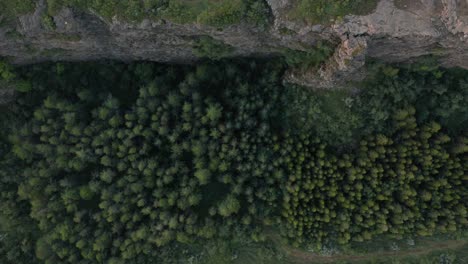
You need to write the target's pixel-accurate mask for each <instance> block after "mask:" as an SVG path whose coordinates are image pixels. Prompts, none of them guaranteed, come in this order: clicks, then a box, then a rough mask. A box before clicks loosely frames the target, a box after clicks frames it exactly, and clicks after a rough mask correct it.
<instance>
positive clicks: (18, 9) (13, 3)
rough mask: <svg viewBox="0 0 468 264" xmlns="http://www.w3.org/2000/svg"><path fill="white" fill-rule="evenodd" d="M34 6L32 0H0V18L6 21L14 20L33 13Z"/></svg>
mask: <svg viewBox="0 0 468 264" xmlns="http://www.w3.org/2000/svg"><path fill="white" fill-rule="evenodd" d="M35 7H36V5H35V4H34V1H32V0H20V1H18V0H0V16H4V17H5V18H6V19H14V18H15V17H17V16H19V15H24V14H27V13H30V12H32V11H34V8H35Z"/></svg>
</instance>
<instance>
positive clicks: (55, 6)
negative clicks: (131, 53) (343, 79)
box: [47, 0, 269, 28]
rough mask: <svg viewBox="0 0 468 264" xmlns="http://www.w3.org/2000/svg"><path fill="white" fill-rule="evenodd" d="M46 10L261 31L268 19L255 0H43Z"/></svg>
mask: <svg viewBox="0 0 468 264" xmlns="http://www.w3.org/2000/svg"><path fill="white" fill-rule="evenodd" d="M47 6H48V13H49V15H55V14H56V13H57V12H58V11H59V10H60V9H61V8H62V7H73V8H78V9H82V10H93V11H95V12H96V13H98V14H99V15H101V16H102V17H103V18H105V19H108V20H110V19H112V18H113V17H114V16H117V17H118V18H119V19H122V20H126V21H130V22H139V21H141V20H143V19H145V18H148V19H161V18H162V19H167V20H169V21H172V22H175V23H181V24H185V23H200V24H205V25H210V26H216V27H224V26H227V25H232V24H239V23H241V22H243V21H245V22H247V23H250V24H255V25H257V26H259V27H261V28H264V27H266V25H267V24H268V16H269V9H268V5H267V4H266V3H265V2H264V1H257V0H191V1H186V0H144V1H140V0H129V1H110V0H102V1H92V0H47Z"/></svg>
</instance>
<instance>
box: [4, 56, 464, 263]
mask: <svg viewBox="0 0 468 264" xmlns="http://www.w3.org/2000/svg"><path fill="white" fill-rule="evenodd" d="M44 68H46V69H47V70H46V72H43V71H42V68H41V67H37V66H34V67H32V68H31V69H26V70H25V71H24V72H22V73H19V75H22V76H26V77H29V78H31V79H32V86H31V87H32V90H31V91H29V92H27V93H26V92H25V93H22V94H21V95H20V96H19V98H18V100H17V102H16V104H17V106H19V107H16V106H15V107H11V108H10V111H12V113H13V116H14V117H15V118H16V119H17V120H18V121H20V122H21V124H20V123H19V122H8V124H9V126H8V127H4V129H3V131H4V132H3V133H1V135H2V137H1V139H2V145H1V146H2V148H1V151H2V153H1V154H2V157H1V159H0V165H1V167H2V170H1V171H0V176H1V178H0V183H1V186H0V188H1V190H2V194H1V196H0V198H1V201H2V203H1V204H0V205H1V208H2V212H1V213H0V216H1V217H2V219H1V220H2V221H1V222H0V224H1V225H0V227H2V231H3V230H6V231H9V232H10V233H11V234H12V235H11V238H12V239H7V240H5V241H4V242H2V240H0V252H2V253H3V252H6V253H5V255H7V259H6V260H5V262H6V263H9V262H13V261H16V262H15V263H21V260H22V259H23V258H24V259H26V258H28V257H29V258H30V259H31V260H34V257H35V256H37V258H38V259H40V260H41V262H43V263H109V264H116V263H151V262H150V261H149V260H151V261H153V262H154V261H155V259H159V261H162V263H170V261H171V260H170V259H165V260H160V259H161V258H164V256H165V254H166V253H167V251H164V249H165V248H168V247H176V245H181V244H195V243H200V241H205V240H212V241H213V240H214V239H216V238H219V237H225V238H226V237H229V236H230V235H231V234H234V233H243V234H245V233H248V234H250V239H252V240H254V241H262V240H264V239H265V232H264V230H263V229H264V228H265V227H266V226H271V227H270V228H273V229H275V228H276V229H279V231H281V233H282V234H283V235H284V236H285V237H287V238H289V239H290V240H291V241H292V242H293V243H295V244H296V245H301V244H305V243H318V244H320V243H326V242H328V241H338V242H340V243H347V242H349V241H363V240H369V239H371V238H372V237H375V236H377V235H380V234H393V235H396V236H406V235H430V234H434V233H438V232H452V231H456V230H460V229H464V228H466V227H467V224H468V223H467V220H466V219H467V212H466V206H467V204H466V201H467V200H468V199H467V198H468V197H467V187H466V174H467V173H466V172H467V169H468V168H467V164H468V160H467V155H466V152H467V139H466V137H463V136H462V135H463V133H460V135H459V136H458V137H456V136H453V135H450V136H448V135H446V134H445V132H444V129H443V128H442V127H441V126H440V125H439V124H438V123H436V122H432V121H430V120H424V123H420V122H418V120H417V118H416V116H417V109H415V108H413V107H405V108H401V109H403V110H398V111H397V110H395V111H394V112H393V114H392V118H390V119H388V120H386V122H389V123H390V124H391V127H392V129H388V131H387V133H383V132H382V133H369V134H367V135H366V136H365V137H364V138H362V139H361V141H360V144H358V146H357V147H355V148H352V146H350V150H349V151H348V150H347V149H342V150H341V151H340V152H337V151H336V149H335V148H330V147H329V146H328V145H327V143H326V140H323V139H322V138H321V137H320V136H321V135H320V134H319V133H317V131H320V130H316V129H314V128H313V125H311V124H310V120H309V117H311V116H312V115H314V113H317V111H318V110H317V109H316V106H313V105H310V104H311V101H308V100H307V99H308V98H310V97H307V96H305V94H306V93H305V92H304V91H301V90H299V88H298V87H284V86H283V85H282V84H281V82H280V76H281V74H282V70H283V68H282V66H281V64H279V63H273V62H268V63H264V62H230V63H224V62H218V63H217V64H216V65H210V64H203V65H200V66H197V67H193V68H190V67H180V68H176V67H160V66H155V65H153V64H136V65H135V64H133V65H126V66H122V65H108V66H107V67H105V68H100V67H98V66H86V65H81V66H77V69H78V70H77V69H75V68H73V67H69V66H64V65H63V64H57V65H52V66H50V67H49V66H48V67H44ZM130 88H133V90H132V89H130ZM312 102H317V101H312ZM314 107H315V108H314ZM319 108H320V107H319ZM314 109H315V110H314ZM316 110H317V111H316ZM319 110H320V111H322V112H324V111H325V110H324V109H319ZM299 112H303V113H301V114H299ZM313 120H317V122H318V118H317V117H315V119H313ZM330 127H331V126H330ZM322 131H324V130H322ZM7 136H8V137H7ZM7 138H8V140H7ZM4 219H5V220H4ZM14 221H17V222H16V224H22V225H24V224H27V225H28V226H30V227H31V229H30V230H28V229H23V230H24V231H22V232H23V233H21V232H18V231H17V230H19V228H18V227H15V226H14V225H15V222H14ZM1 235H3V233H2V234H1ZM15 243H16V244H19V243H21V245H22V248H21V250H19V249H18V248H17V247H16V248H15V247H14V246H13V244H15ZM0 260H1V259H0ZM148 261H149V262H148ZM31 262H32V261H31Z"/></svg>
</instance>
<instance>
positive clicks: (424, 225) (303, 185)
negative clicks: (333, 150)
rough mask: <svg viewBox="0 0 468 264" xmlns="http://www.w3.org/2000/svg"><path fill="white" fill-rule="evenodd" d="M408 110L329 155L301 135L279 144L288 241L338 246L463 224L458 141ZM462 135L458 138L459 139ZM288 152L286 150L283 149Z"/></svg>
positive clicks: (466, 162) (465, 166)
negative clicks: (349, 148) (389, 129)
mask: <svg viewBox="0 0 468 264" xmlns="http://www.w3.org/2000/svg"><path fill="white" fill-rule="evenodd" d="M414 115H415V109H414V108H408V109H405V110H401V111H398V112H397V113H395V115H394V117H393V123H394V124H393V126H394V128H395V132H394V133H393V134H391V135H387V136H385V135H382V134H376V135H373V136H370V137H368V138H366V139H363V140H362V141H361V142H360V146H359V147H358V148H357V149H356V150H355V152H354V153H352V154H351V153H346V154H342V155H338V156H337V155H330V154H329V153H327V151H326V146H325V145H324V144H320V141H319V140H318V139H312V138H310V137H307V136H304V137H303V138H301V139H300V140H298V141H296V142H294V140H291V143H293V142H294V143H293V144H294V145H293V146H292V147H290V148H289V149H286V150H284V152H285V155H286V157H295V158H294V159H289V161H288V165H289V169H290V170H289V172H288V177H289V178H288V183H287V185H286V186H285V189H284V190H283V191H284V196H283V208H284V210H283V216H284V217H285V219H286V220H287V223H288V227H289V232H288V236H289V237H290V238H291V239H293V240H294V241H296V242H307V241H316V242H326V240H327V239H330V238H331V237H333V238H335V239H337V241H338V242H339V243H342V244H345V243H347V242H349V241H351V240H354V241H363V240H369V239H371V238H372V237H375V236H376V235H380V234H384V233H390V234H394V235H399V236H401V237H403V236H405V235H408V234H417V235H420V236H427V235H432V234H435V233H440V232H443V233H445V232H449V231H452V232H453V231H456V230H458V229H459V228H463V227H466V226H467V224H468V221H467V211H466V200H467V198H468V197H467V195H468V194H467V187H466V172H467V171H468V159H467V156H466V155H460V154H461V153H466V151H467V145H466V142H465V143H463V142H459V143H457V144H456V145H455V146H456V147H455V149H452V150H451V148H450V142H451V138H450V137H449V136H447V135H446V134H444V133H441V131H440V130H441V126H440V125H439V124H437V123H435V122H431V123H428V124H426V125H424V126H421V127H418V125H417V124H416V118H415V117H414ZM464 140H465V141H466V139H464ZM288 150H289V152H288Z"/></svg>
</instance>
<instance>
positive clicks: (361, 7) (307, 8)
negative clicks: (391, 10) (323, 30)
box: [288, 0, 378, 24]
mask: <svg viewBox="0 0 468 264" xmlns="http://www.w3.org/2000/svg"><path fill="white" fill-rule="evenodd" d="M377 2H378V1H376V0H299V1H297V3H296V4H295V5H294V6H293V7H292V9H291V10H290V11H289V13H288V15H289V17H290V18H292V19H296V20H303V21H305V22H308V23H311V24H329V23H330V22H332V20H337V19H341V18H343V16H345V15H348V14H355V15H366V14H369V13H370V12H371V11H372V10H374V9H375V8H376V6H377Z"/></svg>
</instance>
